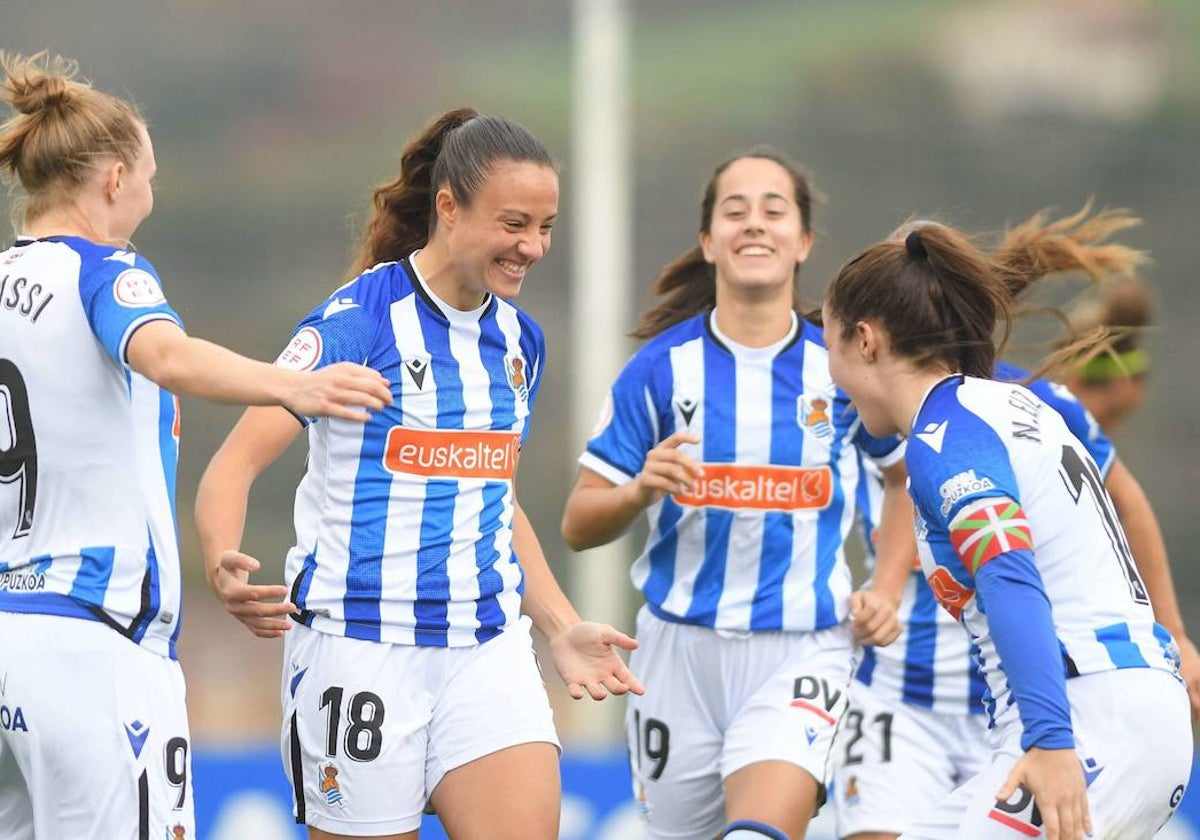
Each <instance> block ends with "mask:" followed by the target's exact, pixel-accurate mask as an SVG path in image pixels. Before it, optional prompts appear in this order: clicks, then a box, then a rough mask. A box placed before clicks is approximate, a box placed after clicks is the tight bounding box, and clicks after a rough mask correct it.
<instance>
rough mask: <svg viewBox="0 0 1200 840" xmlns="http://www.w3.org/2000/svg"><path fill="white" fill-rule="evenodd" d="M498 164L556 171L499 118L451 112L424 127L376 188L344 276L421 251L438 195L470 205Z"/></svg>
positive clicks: (526, 137)
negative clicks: (442, 191)
mask: <svg viewBox="0 0 1200 840" xmlns="http://www.w3.org/2000/svg"><path fill="white" fill-rule="evenodd" d="M498 160H510V161H517V162H522V161H530V162H533V163H538V164H543V165H545V166H549V167H551V168H556V164H555V162H554V158H552V157H551V156H550V153H549V152H548V151H546V148H545V146H543V145H542V144H541V143H540V142H539V141H538V140H537V139H536V138H535V137H534V136H533V135H532V134H530V133H529V132H528V131H527V130H526V129H525V128H524V127H522V126H520V125H518V124H517V123H514V122H512V121H511V120H507V119H505V118H504V117H496V116H490V115H487V114H480V113H479V112H478V111H476V110H475V109H473V108H455V109H453V110H451V111H447V112H446V113H444V114H442V115H441V116H440V117H437V118H436V119H435V120H433V122H431V123H429V125H427V126H426V127H425V129H424V130H423V131H422V132H421V133H420V134H419V135H418V136H417V137H416V138H414V139H413V140H410V141H409V142H408V144H407V145H406V146H405V147H404V150H403V151H402V152H401V153H400V173H399V175H397V176H396V178H395V179H394V180H392V181H388V182H386V183H383V184H380V185H379V186H378V187H376V189H375V192H374V195H373V197H372V207H373V208H374V209H373V212H372V214H371V218H370V220H369V221H368V223H367V228H366V231H365V232H364V233H363V237H362V241H361V243H360V245H359V249H358V255H357V256H356V257H355V259H354V261H353V263H351V266H350V271H349V272H348V276H350V277H354V276H357V275H358V274H361V273H362V272H364V271H366V270H367V269H368V268H370V267H371V266H373V265H376V264H378V263H381V262H387V261H389V260H398V259H402V258H403V257H406V256H408V255H409V254H411V253H412V252H413V251H415V250H417V249H418V248H421V247H424V245H425V244H426V243H427V242H428V241H429V237H430V236H432V235H433V230H434V227H435V226H436V224H437V211H436V208H435V206H434V201H435V198H436V196H437V191H438V190H439V189H441V188H442V187H443V186H445V187H448V188H449V189H450V191H451V192H452V193H453V194H454V198H455V200H457V201H458V202H459V203H460V204H462V205H464V206H465V205H469V204H470V203H471V199H472V198H473V197H474V195H475V193H476V191H478V189H479V187H480V186H481V185H482V184H483V182H484V181H485V180H486V179H487V176H488V173H489V172H490V171H491V168H492V166H493V165H494V164H495V163H496V161H498Z"/></svg>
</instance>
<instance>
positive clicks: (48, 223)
mask: <svg viewBox="0 0 1200 840" xmlns="http://www.w3.org/2000/svg"><path fill="white" fill-rule="evenodd" d="M21 233H22V234H23V235H26V236H31V237H33V238H34V239H45V238H46V237H48V236H78V237H79V238H81V239H86V240H88V241H89V242H96V243H99V244H102V245H112V246H114V247H117V248H124V247H126V246H127V245H128V244H129V240H128V238H127V237H123V236H119V235H117V234H115V233H114V232H113V231H111V230H110V229H109V226H108V225H107V224H104V223H103V222H98V221H97V220H94V219H92V218H90V216H89V214H87V213H86V212H84V211H83V210H82V209H81V208H80V207H78V206H77V205H74V204H71V205H64V206H61V207H55V208H52V209H50V210H47V211H46V212H45V213H42V214H41V215H39V216H37V217H36V218H34V219H29V220H27V221H26V223H25V225H24V226H23V228H22V230H21Z"/></svg>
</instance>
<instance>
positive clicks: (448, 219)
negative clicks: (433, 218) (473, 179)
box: [433, 187, 459, 227]
mask: <svg viewBox="0 0 1200 840" xmlns="http://www.w3.org/2000/svg"><path fill="white" fill-rule="evenodd" d="M433 207H434V210H435V211H436V212H437V220H438V224H439V225H440V224H446V225H448V226H450V227H453V226H454V222H455V220H456V219H457V218H458V209H459V208H458V202H457V201H456V200H455V199H454V193H453V192H451V191H450V190H449V189H448V188H447V187H442V188H441V189H440V190H438V191H437V195H435V196H434V197H433Z"/></svg>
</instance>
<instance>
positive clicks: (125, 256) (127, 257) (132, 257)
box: [104, 251, 137, 266]
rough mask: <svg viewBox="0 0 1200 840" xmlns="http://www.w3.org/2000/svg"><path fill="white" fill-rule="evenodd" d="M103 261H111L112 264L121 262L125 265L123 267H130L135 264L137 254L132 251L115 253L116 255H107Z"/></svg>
mask: <svg viewBox="0 0 1200 840" xmlns="http://www.w3.org/2000/svg"><path fill="white" fill-rule="evenodd" d="M104 259H106V260H113V261H114V262H122V263H125V265H128V266H132V265H133V264H134V263H136V262H137V254H135V253H134V252H133V251H117V252H116V253H113V254H109V255H108V256H107V257H105V258H104Z"/></svg>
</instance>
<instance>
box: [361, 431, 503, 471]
mask: <svg viewBox="0 0 1200 840" xmlns="http://www.w3.org/2000/svg"><path fill="white" fill-rule="evenodd" d="M520 450H521V438H520V435H518V434H517V433H516V432H495V431H486V432H480V431H469V430H459V429H449V430H447V429H430V430H424V429H409V428H405V427H404V426H394V427H392V430H391V431H389V432H388V436H387V447H386V449H385V450H384V453H383V465H384V466H385V467H387V468H388V469H389V470H391V471H392V472H398V473H407V474H409V475H423V476H428V477H432V478H483V479H492V480H498V481H510V480H512V478H513V476H515V475H516V474H517V456H518V454H519V453H520Z"/></svg>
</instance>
